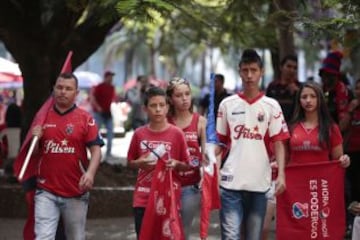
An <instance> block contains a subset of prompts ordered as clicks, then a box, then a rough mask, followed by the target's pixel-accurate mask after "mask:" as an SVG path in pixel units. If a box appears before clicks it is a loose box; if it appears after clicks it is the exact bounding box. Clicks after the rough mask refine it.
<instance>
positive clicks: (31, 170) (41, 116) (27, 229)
mask: <svg viewBox="0 0 360 240" xmlns="http://www.w3.org/2000/svg"><path fill="white" fill-rule="evenodd" d="M71 56H72V51H70V52H69V53H68V55H67V57H66V60H65V63H64V65H63V67H62V70H61V73H63V72H67V71H69V72H71V70H72V69H71ZM53 105H54V98H53V96H52V95H51V96H50V97H49V98H48V99H47V100H46V102H45V103H44V104H43V105H42V106H41V108H40V109H39V111H38V112H37V113H36V115H35V117H34V119H33V121H32V123H31V126H30V128H29V131H28V132H27V134H26V137H25V140H24V142H23V143H22V145H21V148H20V152H19V154H18V156H17V157H16V159H15V161H14V165H13V168H14V175H15V176H16V177H17V178H18V180H19V181H20V182H21V183H22V184H23V185H29V184H28V183H27V182H31V181H33V180H34V178H35V177H36V172H37V165H38V160H39V158H38V156H36V155H34V154H33V155H32V156H31V158H30V161H29V163H28V165H27V168H26V169H25V173H24V176H23V177H22V179H19V174H20V171H21V168H22V167H23V164H24V161H25V158H26V155H27V152H28V149H29V146H30V143H31V140H32V138H33V136H32V132H31V129H32V128H33V127H34V126H36V125H43V124H44V122H45V120H46V117H47V113H48V112H49V110H50V108H51V107H52V106H53ZM30 184H31V183H30ZM27 191H28V192H27V193H26V203H27V206H28V218H27V220H26V223H25V226H24V231H23V235H24V236H23V237H24V239H25V240H33V239H34V236H35V234H34V209H33V208H34V189H27Z"/></svg>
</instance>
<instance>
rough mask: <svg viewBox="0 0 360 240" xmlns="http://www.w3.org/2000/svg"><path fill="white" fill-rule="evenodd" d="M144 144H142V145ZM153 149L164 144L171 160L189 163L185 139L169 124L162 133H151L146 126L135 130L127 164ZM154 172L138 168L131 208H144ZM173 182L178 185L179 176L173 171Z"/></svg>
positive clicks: (177, 129)
mask: <svg viewBox="0 0 360 240" xmlns="http://www.w3.org/2000/svg"><path fill="white" fill-rule="evenodd" d="M143 143H144V144H143ZM145 144H146V145H147V146H148V147H150V148H151V149H155V148H156V147H157V146H158V145H160V144H164V145H165V149H166V152H167V153H168V154H169V155H170V157H171V158H173V159H176V160H179V161H182V162H185V163H189V153H188V151H187V145H186V142H185V137H184V134H183V132H182V131H181V129H179V128H178V127H175V126H173V125H170V124H169V127H168V128H166V129H165V130H164V131H162V132H154V131H152V130H151V129H150V128H149V126H148V125H145V126H142V127H140V128H137V129H136V130H135V132H134V135H133V137H132V139H131V142H130V146H129V150H128V155H127V158H128V162H131V161H134V160H137V159H138V158H139V157H140V156H142V155H144V154H147V153H149V149H148V148H147V147H146V146H145ZM153 172H154V170H143V169H140V168H139V171H138V176H137V180H136V184H135V190H134V199H133V207H146V205H147V202H148V199H149V195H150V188H151V181H152V177H153ZM174 182H178V183H179V184H180V179H179V175H178V174H177V172H175V171H174Z"/></svg>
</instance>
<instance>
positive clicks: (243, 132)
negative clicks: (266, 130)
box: [234, 124, 263, 140]
mask: <svg viewBox="0 0 360 240" xmlns="http://www.w3.org/2000/svg"><path fill="white" fill-rule="evenodd" d="M234 132H235V136H234V139H239V138H248V139H255V140H262V139H263V138H262V136H261V134H260V133H259V127H258V126H255V127H253V128H252V129H250V128H247V127H245V125H243V124H240V125H237V126H235V128H234Z"/></svg>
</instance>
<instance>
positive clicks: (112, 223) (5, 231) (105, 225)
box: [0, 212, 275, 240]
mask: <svg viewBox="0 0 360 240" xmlns="http://www.w3.org/2000/svg"><path fill="white" fill-rule="evenodd" d="M217 214H218V213H217V212H213V214H212V218H211V222H212V224H211V225H210V229H209V238H208V240H219V239H220V227H219V224H218V221H217ZM24 222H25V219H7V218H6V219H5V218H0V240H20V239H22V228H23V225H24ZM198 224H199V221H198V219H197V221H196V223H195V224H194V225H195V227H193V229H192V234H191V237H190V240H198V239H200V238H199V233H198V228H197V227H196V226H199V225H198ZM272 229H273V230H272V232H271V237H270V240H273V239H275V233H274V228H272ZM86 236H87V237H86V239H87V240H112V239H117V240H135V239H136V237H135V232H134V224H133V218H131V217H126V218H106V219H89V220H88V221H87V230H86Z"/></svg>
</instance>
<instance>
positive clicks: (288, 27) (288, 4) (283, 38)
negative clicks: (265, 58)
mask: <svg viewBox="0 0 360 240" xmlns="http://www.w3.org/2000/svg"><path fill="white" fill-rule="evenodd" d="M275 2H276V3H275V6H276V7H277V10H278V11H282V12H284V13H285V14H283V16H282V17H280V19H279V21H278V23H277V26H278V34H279V55H280V59H282V58H284V57H285V56H286V55H288V54H295V53H296V51H295V44H294V20H293V17H294V16H295V14H296V9H295V2H294V0H278V1H275Z"/></svg>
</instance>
